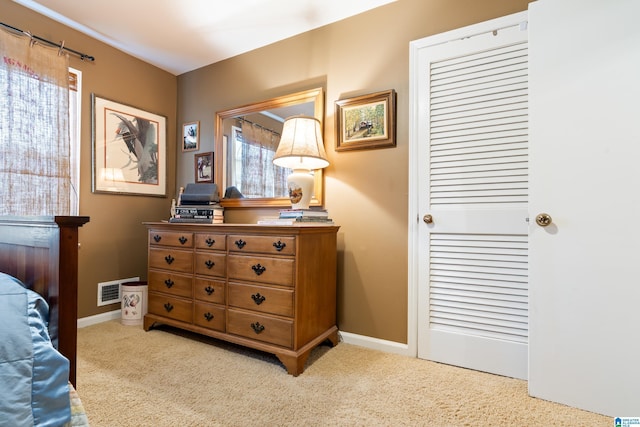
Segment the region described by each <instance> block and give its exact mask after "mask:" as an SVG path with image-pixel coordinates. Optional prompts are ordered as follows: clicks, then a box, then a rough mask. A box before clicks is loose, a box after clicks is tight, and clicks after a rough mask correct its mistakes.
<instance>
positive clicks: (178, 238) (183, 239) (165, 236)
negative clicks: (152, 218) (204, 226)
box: [149, 230, 193, 248]
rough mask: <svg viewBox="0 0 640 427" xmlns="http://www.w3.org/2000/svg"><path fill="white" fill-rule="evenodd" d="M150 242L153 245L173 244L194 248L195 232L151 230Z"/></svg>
mask: <svg viewBox="0 0 640 427" xmlns="http://www.w3.org/2000/svg"><path fill="white" fill-rule="evenodd" d="M149 244H150V245H153V246H173V247H177V248H193V234H192V233H181V232H175V231H155V230H150V231H149Z"/></svg>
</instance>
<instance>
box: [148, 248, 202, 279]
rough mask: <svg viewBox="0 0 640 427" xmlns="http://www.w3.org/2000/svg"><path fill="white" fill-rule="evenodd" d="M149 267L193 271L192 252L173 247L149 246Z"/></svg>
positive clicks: (185, 271)
mask: <svg viewBox="0 0 640 427" xmlns="http://www.w3.org/2000/svg"><path fill="white" fill-rule="evenodd" d="M149 268H160V269H164V270H171V271H177V272H182V273H192V272H193V252H187V251H181V250H178V249H173V248H149Z"/></svg>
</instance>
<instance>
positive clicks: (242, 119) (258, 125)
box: [236, 117, 280, 136]
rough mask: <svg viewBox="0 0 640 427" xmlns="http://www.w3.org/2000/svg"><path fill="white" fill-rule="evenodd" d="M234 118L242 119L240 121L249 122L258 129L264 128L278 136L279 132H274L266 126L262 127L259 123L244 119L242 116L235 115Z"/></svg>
mask: <svg viewBox="0 0 640 427" xmlns="http://www.w3.org/2000/svg"><path fill="white" fill-rule="evenodd" d="M236 119H238V120H239V121H242V122H247V123H249V124H251V125H252V126H257V127H259V128H260V129H263V130H266V131H267V132H271V133H272V134H274V135H278V136H280V133H278V132H276V131H275V130H271V129H269V128H267V127H264V126H262V125H261V124H259V123H254V122H252V121H251V120H247V119H245V118H244V117H236Z"/></svg>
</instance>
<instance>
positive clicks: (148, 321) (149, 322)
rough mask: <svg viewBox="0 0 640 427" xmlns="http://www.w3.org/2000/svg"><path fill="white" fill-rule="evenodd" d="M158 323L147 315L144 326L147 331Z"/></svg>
mask: <svg viewBox="0 0 640 427" xmlns="http://www.w3.org/2000/svg"><path fill="white" fill-rule="evenodd" d="M155 323H156V321H155V320H153V319H149V318H148V317H147V316H144V325H143V328H144V330H145V331H148V330H149V329H151V327H152V326H153V325H154V324H155Z"/></svg>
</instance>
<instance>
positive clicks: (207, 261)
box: [204, 259, 216, 270]
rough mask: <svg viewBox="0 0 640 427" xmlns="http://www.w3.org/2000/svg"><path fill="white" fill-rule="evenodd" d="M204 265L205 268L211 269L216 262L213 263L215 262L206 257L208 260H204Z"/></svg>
mask: <svg viewBox="0 0 640 427" xmlns="http://www.w3.org/2000/svg"><path fill="white" fill-rule="evenodd" d="M204 265H206V266H207V268H208V269H209V270H211V269H212V268H213V266H214V265H216V263H215V262H213V261H211V260H210V259H208V260H206V261H205V262H204Z"/></svg>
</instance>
